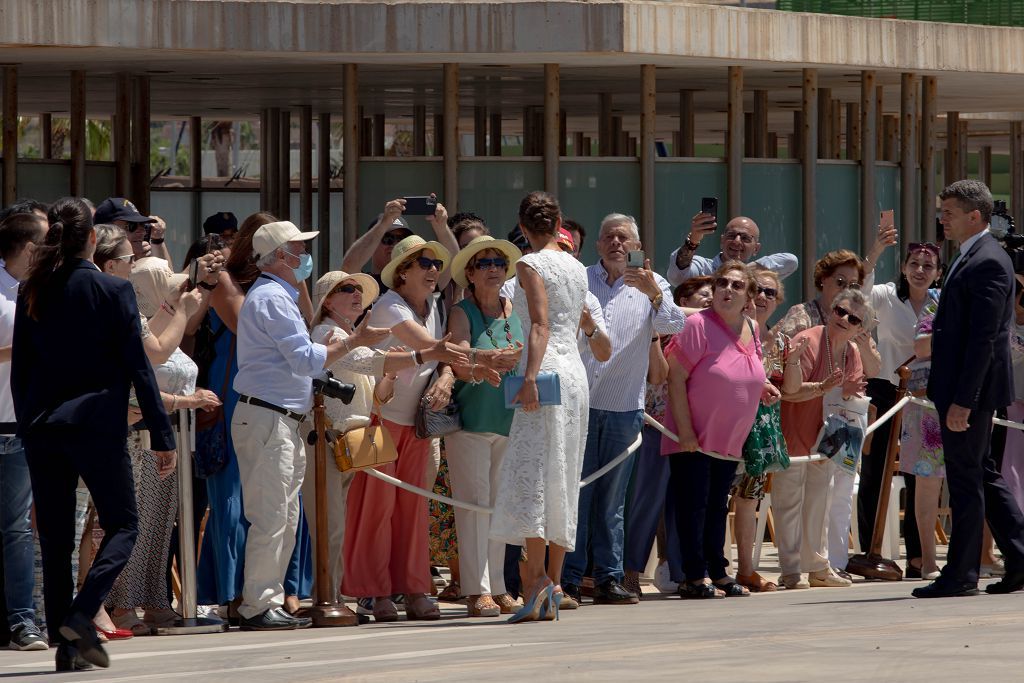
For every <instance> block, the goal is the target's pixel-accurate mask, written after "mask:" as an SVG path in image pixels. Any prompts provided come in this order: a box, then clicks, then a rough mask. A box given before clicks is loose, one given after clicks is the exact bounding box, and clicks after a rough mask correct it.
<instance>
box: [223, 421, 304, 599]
mask: <svg viewBox="0 0 1024 683" xmlns="http://www.w3.org/2000/svg"><path fill="white" fill-rule="evenodd" d="M231 439H232V440H233V441H234V444H235V455H236V456H237V457H238V473H239V475H240V476H241V480H242V510H243V512H244V513H245V518H246V519H247V520H249V533H248V536H247V537H246V542H245V582H244V583H243V584H242V604H241V605H240V606H239V608H238V613H239V614H241V615H242V616H243V617H245V618H247V619H250V618H252V617H255V616H257V615H259V614H261V613H262V612H265V611H266V610H268V609H271V608H273V607H280V606H281V605H283V604H284V586H283V585H282V582H283V581H284V575H285V572H286V571H287V569H288V561H289V560H290V559H291V555H292V550H293V549H294V547H295V532H296V529H298V526H299V512H300V510H299V488H300V487H301V486H302V477H303V475H304V474H305V472H306V450H305V447H304V446H303V443H302V439H301V438H300V437H299V424H298V423H297V422H296V421H295V420H292V419H291V418H288V417H285V416H284V415H281V414H279V413H276V412H274V411H272V410H268V409H267V408H260V407H258V406H252V405H249V404H248V403H241V402H240V403H239V404H238V405H237V406H236V407H235V414H234V417H233V418H232V420H231Z"/></svg>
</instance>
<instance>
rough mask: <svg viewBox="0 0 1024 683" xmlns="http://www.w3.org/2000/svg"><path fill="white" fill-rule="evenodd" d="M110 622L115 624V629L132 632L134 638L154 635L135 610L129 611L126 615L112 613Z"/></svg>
mask: <svg viewBox="0 0 1024 683" xmlns="http://www.w3.org/2000/svg"><path fill="white" fill-rule="evenodd" d="M110 620H111V621H112V622H114V626H115V627H117V628H121V629H125V630H127V631H131V632H132V635H133V636H148V635H150V634H151V633H152V631H151V629H150V627H149V626H148V625H146V624H144V623H142V620H141V619H139V615H138V614H136V613H135V610H128V611H127V612H125V613H124V614H116V613H114V612H111V614H110Z"/></svg>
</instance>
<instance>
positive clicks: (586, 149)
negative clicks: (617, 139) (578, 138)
mask: <svg viewBox="0 0 1024 683" xmlns="http://www.w3.org/2000/svg"><path fill="white" fill-rule="evenodd" d="M592 147H593V141H592V140H591V139H590V137H588V136H586V135H584V136H583V149H582V150H581V151H582V153H583V156H585V157H589V156H592V155H593V150H592Z"/></svg>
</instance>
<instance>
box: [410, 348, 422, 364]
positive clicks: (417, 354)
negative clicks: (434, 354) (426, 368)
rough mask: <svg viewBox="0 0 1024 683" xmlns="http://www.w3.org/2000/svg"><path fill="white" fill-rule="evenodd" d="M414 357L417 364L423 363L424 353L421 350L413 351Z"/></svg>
mask: <svg viewBox="0 0 1024 683" xmlns="http://www.w3.org/2000/svg"><path fill="white" fill-rule="evenodd" d="M412 359H413V360H414V361H416V365H423V354H422V353H420V352H419V351H413V353H412Z"/></svg>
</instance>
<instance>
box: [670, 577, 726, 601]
mask: <svg viewBox="0 0 1024 683" xmlns="http://www.w3.org/2000/svg"><path fill="white" fill-rule="evenodd" d="M679 597H680V598H682V599H683V600H716V599H718V598H724V597H725V593H724V592H722V591H720V590H718V588H716V587H715V586H712V585H711V584H710V583H704V582H703V581H701V582H700V583H690V582H689V581H684V582H683V583H681V584H679Z"/></svg>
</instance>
